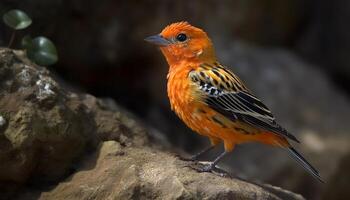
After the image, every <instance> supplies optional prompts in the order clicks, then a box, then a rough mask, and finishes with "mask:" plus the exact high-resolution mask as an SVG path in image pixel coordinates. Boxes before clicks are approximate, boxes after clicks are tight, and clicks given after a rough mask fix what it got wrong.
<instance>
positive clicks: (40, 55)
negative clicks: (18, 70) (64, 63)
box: [26, 36, 58, 66]
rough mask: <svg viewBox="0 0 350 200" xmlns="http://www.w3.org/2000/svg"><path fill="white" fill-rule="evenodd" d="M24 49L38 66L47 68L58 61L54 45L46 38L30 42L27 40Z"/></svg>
mask: <svg viewBox="0 0 350 200" xmlns="http://www.w3.org/2000/svg"><path fill="white" fill-rule="evenodd" d="M27 42H28V40H27ZM26 49H27V55H28V57H29V58H30V59H31V60H32V61H34V62H35V63H36V64H38V65H43V66H48V65H52V64H55V63H56V62H57V60H58V56H57V50H56V47H55V45H54V44H53V43H52V42H51V41H50V40H49V39H48V38H46V37H42V36H40V37H36V38H34V39H33V40H32V41H31V42H30V40H29V43H27V48H26Z"/></svg>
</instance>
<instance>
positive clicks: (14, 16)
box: [3, 9, 32, 30]
mask: <svg viewBox="0 0 350 200" xmlns="http://www.w3.org/2000/svg"><path fill="white" fill-rule="evenodd" d="M3 20H4V22H5V24H6V25H7V26H9V27H11V28H13V29H15V30H20V29H25V28H27V27H28V26H29V25H31V24H32V19H30V17H29V16H28V15H27V14H26V13H25V12H23V11H21V10H16V9H15V10H10V11H8V12H7V13H5V14H4V16H3Z"/></svg>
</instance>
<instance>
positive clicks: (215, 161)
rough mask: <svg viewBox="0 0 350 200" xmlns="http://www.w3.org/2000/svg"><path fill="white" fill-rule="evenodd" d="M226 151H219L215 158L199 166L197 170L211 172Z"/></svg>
mask: <svg viewBox="0 0 350 200" xmlns="http://www.w3.org/2000/svg"><path fill="white" fill-rule="evenodd" d="M227 153H228V152H227V151H224V152H223V153H221V154H220V155H219V156H218V157H217V158H215V160H214V161H213V162H211V163H210V164H208V165H205V166H204V167H203V168H201V169H200V170H199V171H200V172H211V171H213V170H214V169H215V166H216V164H218V162H219V161H220V160H221V159H222V158H223V157H224V156H225V155H226V154H227Z"/></svg>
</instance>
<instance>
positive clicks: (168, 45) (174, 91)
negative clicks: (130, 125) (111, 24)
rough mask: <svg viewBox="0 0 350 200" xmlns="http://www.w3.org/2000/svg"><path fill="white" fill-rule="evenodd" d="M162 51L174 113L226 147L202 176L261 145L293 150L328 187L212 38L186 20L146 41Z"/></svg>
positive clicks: (212, 143)
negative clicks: (245, 148) (241, 150)
mask: <svg viewBox="0 0 350 200" xmlns="http://www.w3.org/2000/svg"><path fill="white" fill-rule="evenodd" d="M144 40H145V41H147V42H149V43H152V44H154V45H156V46H158V47H159V48H160V51H161V52H162V54H163V55H164V56H165V59H166V61H167V63H168V65H169V71H168V74H167V93H168V98H169V101H170V105H171V109H172V110H173V111H174V112H175V113H176V114H177V116H178V117H179V118H180V119H181V120H182V121H183V122H184V123H185V124H186V125H187V126H188V127H189V128H190V129H192V130H193V131H194V132H196V133H198V134H200V135H202V136H206V137H208V138H209V140H210V143H211V145H210V146H209V147H208V148H206V149H204V150H203V151H201V152H199V153H198V154H196V155H194V156H193V157H192V159H193V160H197V159H198V157H199V156H201V155H203V154H204V153H206V152H208V151H210V150H211V149H213V148H214V147H215V146H217V145H219V144H220V143H223V144H224V151H223V153H221V154H220V155H219V156H218V157H217V158H215V159H214V160H213V161H212V162H209V164H208V165H205V166H204V167H203V168H202V169H201V171H202V172H212V171H213V170H215V169H216V165H217V164H218V163H219V161H220V160H221V159H222V158H223V157H224V156H226V155H227V154H228V153H229V152H231V151H232V150H233V149H234V147H235V146H236V145H239V144H242V143H247V142H260V143H263V144H267V145H272V146H275V147H280V148H283V149H285V150H286V151H288V153H289V155H290V156H291V157H292V158H294V159H295V160H296V161H297V162H298V163H299V164H300V165H301V166H302V167H303V168H304V169H305V170H306V171H307V172H309V173H310V174H311V175H312V176H313V177H315V178H316V179H317V180H319V181H320V182H323V180H322V179H321V176H320V174H319V172H318V171H317V170H316V169H315V168H314V167H313V166H312V165H311V164H310V163H309V162H308V161H307V160H306V159H305V158H304V157H303V156H302V155H301V154H300V153H299V152H298V151H297V150H296V149H295V148H294V147H293V146H292V144H291V142H290V141H292V142H296V143H300V141H299V140H298V139H297V138H296V137H295V136H294V135H292V134H291V133H290V132H288V131H287V130H286V129H284V128H283V127H282V126H281V125H279V124H278V123H277V122H276V120H275V117H274V116H273V114H272V113H271V111H270V109H269V108H268V107H267V106H265V105H264V104H263V103H262V101H261V100H260V99H259V98H258V97H257V96H255V95H254V94H253V93H252V92H251V91H250V90H249V89H248V88H247V87H246V86H245V84H244V83H243V81H242V80H241V79H240V78H239V77H238V76H237V75H235V74H234V73H233V72H232V71H230V70H229V69H228V68H227V67H225V66H224V65H222V64H220V62H219V61H218V59H217V57H216V54H215V50H214V46H213V43H212V41H211V39H210V38H209V37H208V35H207V33H206V32H205V31H203V30H202V29H200V28H197V27H195V26H192V25H191V24H189V23H188V22H186V21H182V22H176V23H172V24H170V25H168V26H166V27H165V28H164V29H163V30H162V31H161V32H160V33H159V34H156V35H152V36H149V37H147V38H145V39H144Z"/></svg>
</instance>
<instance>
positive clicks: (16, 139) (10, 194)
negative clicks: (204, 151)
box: [0, 49, 303, 200]
mask: <svg viewBox="0 0 350 200" xmlns="http://www.w3.org/2000/svg"><path fill="white" fill-rule="evenodd" d="M0 78H1V79H0V89H1V90H0V97H1V98H0V116H1V117H0V119H1V120H0V121H1V122H2V123H1V124H2V125H1V127H0V193H1V195H0V199H25V200H28V199H67V200H68V199H108V198H112V199H140V198H141V199H198V198H201V199H202V198H203V199H264V200H265V199H271V200H273V199H291V200H292V199H293V200H294V199H303V197H302V196H301V195H297V194H294V193H292V192H289V191H286V190H283V189H281V188H278V187H273V186H271V185H266V184H262V183H253V182H248V181H245V180H240V179H236V178H229V177H220V176H218V175H215V174H212V173H198V172H197V171H196V170H194V169H193V168H192V167H193V165H194V163H191V162H185V161H181V160H180V159H179V158H178V157H176V156H173V155H170V154H169V153H166V152H165V151H164V150H162V148H159V147H158V146H157V145H155V144H153V143H152V142H151V139H152V137H150V136H149V135H148V134H146V130H145V128H143V126H142V125H140V123H139V122H138V120H137V119H134V118H133V117H131V116H132V115H131V114H129V113H128V112H127V111H125V110H124V109H122V108H120V107H119V106H118V105H116V104H112V103H110V102H108V101H103V100H100V99H96V98H95V97H93V96H91V95H86V94H76V93H72V92H70V91H68V90H66V89H64V88H63V87H61V85H60V84H59V83H58V82H57V81H55V80H54V79H53V78H52V77H51V76H50V73H49V72H48V70H46V69H44V68H42V67H39V66H36V65H34V64H33V63H31V62H30V61H29V60H27V59H26V58H25V55H24V54H23V52H21V51H12V50H9V49H0ZM103 141H105V142H103Z"/></svg>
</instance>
